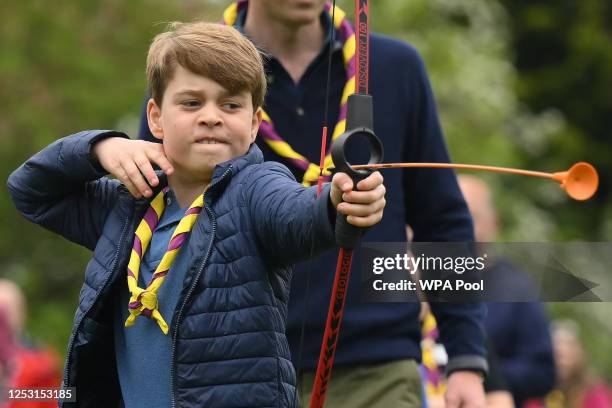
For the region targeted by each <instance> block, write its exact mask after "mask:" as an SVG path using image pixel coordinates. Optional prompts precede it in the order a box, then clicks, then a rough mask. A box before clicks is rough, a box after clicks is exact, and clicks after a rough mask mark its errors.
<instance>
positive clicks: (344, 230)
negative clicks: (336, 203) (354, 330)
mask: <svg viewBox="0 0 612 408" xmlns="http://www.w3.org/2000/svg"><path fill="white" fill-rule="evenodd" d="M334 8H335V6H334ZM355 27H356V30H355V31H356V32H355V40H356V53H355V64H356V75H355V90H356V93H355V94H354V95H351V96H350V97H349V107H348V114H347V122H346V123H347V125H346V130H347V133H345V134H344V135H342V136H340V137H339V138H338V140H337V141H336V143H337V142H340V140H346V139H347V138H348V137H349V136H350V135H351V134H353V133H354V132H362V133H363V132H365V131H369V132H370V133H371V134H372V135H373V132H372V131H371V130H370V129H371V128H372V127H373V124H372V122H373V118H372V100H371V97H370V96H369V95H367V93H368V62H369V61H368V59H369V47H368V35H369V25H368V0H355ZM323 134H324V142H323V143H325V141H326V134H327V129H326V128H324V131H323ZM339 151H341V152H342V153H343V149H340V150H339ZM380 159H382V147H381V157H380ZM334 163H335V164H336V167H337V168H338V169H339V170H340V171H347V173H348V174H349V175H351V177H352V178H353V181H354V185H356V182H357V181H358V179H359V178H364V177H365V176H367V174H368V172H364V171H361V173H358V172H354V171H350V170H351V169H350V166H348V164H347V163H346V161H344V163H339V162H338V161H337V160H336V156H334ZM323 165H324V160H323V153H322V155H321V167H323ZM321 170H322V169H321ZM361 233H362V231H360V230H359V229H358V228H356V227H353V226H351V225H350V224H348V223H347V222H346V217H345V216H343V215H341V214H338V215H337V223H336V242H338V244H339V246H340V250H339V253H338V263H337V265H336V273H335V276H334V283H333V287H332V293H331V298H330V302H329V309H328V314H327V321H326V323H325V332H324V334H323V343H322V345H321V352H320V354H319V362H318V364H317V371H316V373H315V381H314V385H313V389H312V395H311V399H310V408H322V407H323V405H324V404H325V397H326V395H327V389H328V385H329V381H330V379H331V372H332V368H333V363H334V356H335V353H336V346H337V344H338V338H339V335H340V328H341V325H342V318H343V315H344V306H345V303H346V293H347V290H348V282H349V278H350V273H351V264H352V261H353V248H354V246H355V245H356V244H357V243H358V240H359V238H360V236H361Z"/></svg>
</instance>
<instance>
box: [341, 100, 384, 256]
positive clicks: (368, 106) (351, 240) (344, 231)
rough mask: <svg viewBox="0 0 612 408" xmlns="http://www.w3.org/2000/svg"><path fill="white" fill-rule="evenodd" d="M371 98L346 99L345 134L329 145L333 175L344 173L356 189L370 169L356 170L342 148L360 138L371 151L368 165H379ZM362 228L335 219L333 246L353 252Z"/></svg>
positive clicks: (379, 145) (380, 151)
mask: <svg viewBox="0 0 612 408" xmlns="http://www.w3.org/2000/svg"><path fill="white" fill-rule="evenodd" d="M373 121H374V120H373V114H372V97H371V96H370V95H363V94H353V95H350V96H349V100H348V112H347V119H346V129H347V130H346V132H344V133H343V134H341V135H340V136H338V138H337V139H336V140H335V141H334V144H333V145H332V159H333V162H334V167H335V169H334V170H335V171H336V172H343V173H346V174H348V175H349V177H350V178H351V179H352V180H353V188H354V189H355V190H356V189H357V183H358V182H359V181H361V180H363V179H365V178H366V177H368V176H369V175H370V174H371V173H372V170H355V169H353V168H352V167H351V164H350V163H349V162H348V160H347V159H346V152H345V145H346V142H348V141H349V139H351V138H362V139H365V140H367V142H368V143H369V148H370V159H369V161H368V163H367V164H378V163H382V160H383V146H382V142H381V141H380V139H379V138H378V137H376V135H375V134H374V131H373V130H372V127H373ZM364 231H365V228H361V227H356V226H354V225H352V224H349V223H348V221H347V220H346V215H344V214H338V215H337V216H336V226H335V233H336V243H337V244H338V245H339V246H340V247H342V248H346V249H352V248H354V247H355V246H357V244H358V243H359V240H360V239H361V236H362V235H363V233H364Z"/></svg>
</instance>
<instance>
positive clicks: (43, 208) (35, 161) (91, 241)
mask: <svg viewBox="0 0 612 408" xmlns="http://www.w3.org/2000/svg"><path fill="white" fill-rule="evenodd" d="M109 137H122V138H127V136H126V135H125V134H123V133H120V132H115V131H104V130H95V131H85V132H80V133H77V134H75V135H72V136H68V137H65V138H62V139H59V140H57V141H55V142H54V143H52V144H51V145H49V146H48V147H46V148H45V149H43V150H42V151H40V152H39V153H37V154H35V155H34V156H33V157H31V158H30V159H29V160H28V161H26V162H25V163H24V164H22V165H21V166H20V167H19V168H18V169H17V170H15V171H14V172H13V173H12V174H11V175H10V176H9V179H8V183H7V184H8V191H9V193H10V195H11V197H12V199H13V202H14V203H15V206H16V207H17V209H18V210H19V212H20V213H21V214H22V215H23V216H24V217H25V218H27V219H28V220H30V221H32V222H34V223H36V224H39V225H41V226H43V227H45V228H47V229H48V230H50V231H53V232H55V233H57V234H60V235H62V236H64V237H65V238H67V239H69V240H70V241H73V242H75V243H77V244H79V245H82V246H84V247H86V248H89V249H91V250H93V248H94V247H95V245H96V242H97V241H98V238H99V237H100V234H101V232H102V227H103V225H104V222H105V220H106V217H107V215H108V213H109V211H110V209H111V208H112V206H113V205H114V203H115V201H116V195H117V187H118V185H119V182H118V181H116V180H109V179H107V178H101V177H102V176H104V175H106V174H107V172H106V171H105V170H104V169H103V168H102V167H101V166H100V164H99V163H98V162H97V160H96V159H94V158H93V157H92V155H91V150H92V146H93V145H94V144H95V143H96V142H98V141H100V140H103V139H106V138H109Z"/></svg>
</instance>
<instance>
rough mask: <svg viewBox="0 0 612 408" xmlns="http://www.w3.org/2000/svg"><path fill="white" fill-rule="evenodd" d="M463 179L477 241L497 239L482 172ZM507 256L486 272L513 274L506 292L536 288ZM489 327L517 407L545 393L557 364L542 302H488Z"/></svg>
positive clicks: (493, 264) (491, 265)
mask: <svg viewBox="0 0 612 408" xmlns="http://www.w3.org/2000/svg"><path fill="white" fill-rule="evenodd" d="M459 185H460V187H461V191H462V192H463V196H464V197H465V200H466V201H467V204H468V207H469V209H470V212H471V213H472V218H473V220H474V231H475V235H476V241H478V242H485V243H486V242H494V241H495V239H496V238H497V235H498V232H499V221H498V218H497V212H496V210H495V207H494V205H493V200H492V199H491V190H490V189H489V187H488V185H487V184H486V183H485V182H484V181H483V180H482V179H480V178H478V177H476V176H472V175H461V176H459ZM514 268H515V267H514V266H513V265H512V264H511V263H509V262H508V261H506V260H504V259H496V260H494V261H493V263H492V264H490V265H488V270H487V273H498V274H499V276H508V277H512V279H513V281H512V282H509V283H508V282H505V286H504V288H503V290H504V293H505V296H507V297H508V298H510V297H512V296H513V294H515V295H516V297H515V298H516V299H519V298H520V297H521V296H522V295H524V293H526V291H530V290H534V288H532V287H531V284H530V283H529V282H528V281H527V279H526V277H524V278H525V279H522V277H523V275H522V274H520V273H519V272H518V271H516V270H515V269H514ZM487 309H488V313H487V317H486V319H485V329H486V332H487V335H488V336H489V338H490V341H491V343H492V344H493V347H494V348H495V351H496V353H497V358H498V362H499V368H500V372H501V375H502V376H503V378H504V379H505V381H506V383H507V384H508V386H509V388H510V391H511V392H512V397H513V398H514V402H515V404H516V406H517V407H521V406H523V403H524V402H525V401H526V400H528V399H531V398H537V397H542V396H544V395H546V394H547V393H548V392H549V391H550V390H552V388H553V386H554V384H555V364H554V355H553V348H552V343H551V337H550V332H549V320H548V316H547V315H546V311H545V310H544V307H543V306H542V304H541V303H539V302H488V303H487Z"/></svg>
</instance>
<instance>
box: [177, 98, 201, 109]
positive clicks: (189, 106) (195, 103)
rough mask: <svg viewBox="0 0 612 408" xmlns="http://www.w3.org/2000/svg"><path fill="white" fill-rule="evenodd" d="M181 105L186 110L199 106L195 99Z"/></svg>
mask: <svg viewBox="0 0 612 408" xmlns="http://www.w3.org/2000/svg"><path fill="white" fill-rule="evenodd" d="M181 105H183V106H186V107H188V108H193V107H195V106H200V101H198V100H196V99H189V100H185V101H181Z"/></svg>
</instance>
